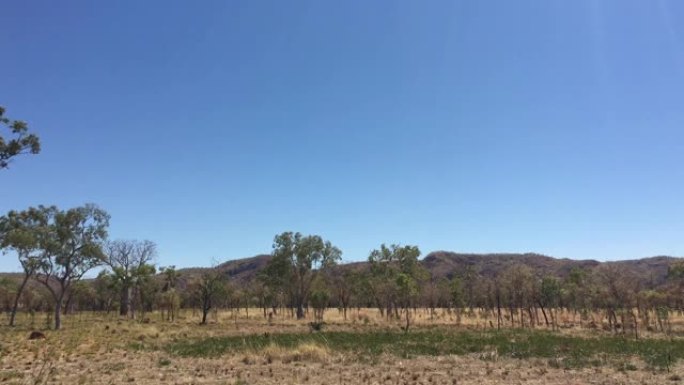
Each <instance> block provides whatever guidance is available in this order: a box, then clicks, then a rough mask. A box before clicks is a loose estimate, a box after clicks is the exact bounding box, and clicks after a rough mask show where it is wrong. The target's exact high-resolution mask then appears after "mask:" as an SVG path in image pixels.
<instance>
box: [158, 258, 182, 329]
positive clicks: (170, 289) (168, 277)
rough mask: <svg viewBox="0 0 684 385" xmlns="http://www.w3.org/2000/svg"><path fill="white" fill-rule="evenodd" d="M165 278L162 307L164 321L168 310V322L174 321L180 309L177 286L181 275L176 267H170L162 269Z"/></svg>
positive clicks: (161, 300) (161, 299)
mask: <svg viewBox="0 0 684 385" xmlns="http://www.w3.org/2000/svg"><path fill="white" fill-rule="evenodd" d="M161 273H162V275H163V276H164V287H163V288H162V293H161V297H160V305H161V308H162V314H161V316H162V319H163V318H164V309H166V320H167V321H174V320H175V319H176V313H177V312H178V309H179V308H180V295H179V294H178V292H177V291H176V284H177V283H178V278H179V277H180V273H178V271H177V270H176V266H168V267H165V268H162V269H161Z"/></svg>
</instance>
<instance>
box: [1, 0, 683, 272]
mask: <svg viewBox="0 0 684 385" xmlns="http://www.w3.org/2000/svg"><path fill="white" fill-rule="evenodd" d="M0 47H1V48H0V49H1V50H2V51H1V52H2V60H0V74H2V80H1V81H0V105H4V106H5V107H6V108H7V113H8V115H9V116H10V117H15V118H21V119H24V120H27V121H28V122H29V124H30V126H31V127H32V128H33V130H34V131H36V132H37V133H39V134H40V136H41V139H42V142H43V152H42V153H41V154H40V155H38V156H31V157H28V156H26V157H22V158H20V159H17V160H16V161H15V162H14V163H13V164H12V167H11V169H9V170H5V171H0V212H3V213H4V212H6V211H8V210H10V209H22V208H25V207H28V206H30V205H36V204H57V205H58V206H60V207H63V208H68V207H72V206H76V205H80V204H83V203H86V202H93V203H97V204H99V205H100V206H102V207H103V208H105V209H106V210H107V211H108V212H109V213H110V214H111V215H112V221H111V228H110V230H111V231H110V234H111V237H112V238H135V239H150V240H153V241H155V242H157V243H158V245H159V251H160V253H159V254H160V255H159V260H158V262H159V263H160V264H162V265H171V264H174V265H177V266H197V265H209V264H210V263H211V261H212V259H218V260H227V259H235V258H241V257H247V256H251V255H255V254H258V253H265V252H269V251H270V249H271V244H272V240H273V236H274V235H275V234H276V233H279V232H282V231H286V230H293V231H301V232H303V233H314V234H320V235H322V236H323V237H324V238H326V239H329V240H331V241H332V242H333V243H334V244H336V245H337V246H339V247H340V248H341V249H342V250H343V253H344V255H343V258H344V260H346V261H352V260H362V259H365V258H367V256H368V252H369V251H370V250H371V249H373V248H376V247H378V246H379V245H380V244H381V243H383V242H385V243H402V244H416V245H418V246H420V248H421V250H422V251H423V252H424V253H427V252H429V251H433V250H453V251H463V252H527V251H533V252H540V253H545V254H549V255H554V256H558V257H569V258H578V259H579V258H594V259H600V260H612V259H626V258H637V257H644V256H652V255H658V254H670V255H682V250H683V248H684V241H683V240H684V237H683V235H684V234H683V231H684V204H683V203H682V202H683V200H682V199H683V197H684V168H683V167H682V164H683V163H684V151H683V150H684V107H683V103H684V4H682V3H681V2H677V1H664V0H661V1H625V0H612V1H608V0H606V1H595V0H577V1H561V0H556V1H531V0H530V1H526V0H521V1H515V2H511V1H468V2H466V1H426V2H424V1H378V2H367V1H345V2H329V1H307V2H295V1H288V2H281V1H202V2H199V3H198V2H190V1H144V2H140V1H115V2H92V1H65V2H54V1H25V0H22V1H8V2H4V3H3V6H2V12H0ZM0 269H2V270H9V269H12V270H16V269H18V264H17V263H16V262H15V261H14V259H13V258H10V257H9V256H5V257H3V258H2V259H1V260H0Z"/></svg>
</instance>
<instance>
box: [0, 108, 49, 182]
mask: <svg viewBox="0 0 684 385" xmlns="http://www.w3.org/2000/svg"><path fill="white" fill-rule="evenodd" d="M2 126H6V127H7V128H9V130H10V133H11V135H13V137H11V138H10V137H8V138H5V137H3V135H2V134H1V133H0V170H2V169H5V168H8V167H9V164H10V162H11V160H12V158H14V157H15V156H17V155H22V154H37V153H39V152H40V139H39V138H38V136H36V135H35V134H30V133H29V132H28V125H27V124H26V122H24V121H21V120H11V119H9V118H7V117H5V108H4V107H2V106H0V128H2Z"/></svg>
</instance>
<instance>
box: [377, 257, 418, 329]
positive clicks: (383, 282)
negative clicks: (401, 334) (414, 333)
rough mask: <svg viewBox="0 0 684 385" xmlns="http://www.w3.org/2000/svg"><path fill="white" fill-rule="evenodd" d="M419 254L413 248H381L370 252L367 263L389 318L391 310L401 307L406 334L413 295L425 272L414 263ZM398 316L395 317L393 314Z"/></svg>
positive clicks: (416, 262)
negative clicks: (380, 290)
mask: <svg viewBox="0 0 684 385" xmlns="http://www.w3.org/2000/svg"><path fill="white" fill-rule="evenodd" d="M419 256H420V250H419V249H418V247H417V246H399V245H391V246H390V247H387V246H385V244H382V245H381V246H380V249H379V250H373V251H371V253H370V255H369V256H368V261H369V262H370V264H371V274H372V276H373V281H374V283H373V284H374V285H375V286H376V287H378V286H379V287H382V288H383V291H384V297H385V301H386V303H385V306H386V307H387V316H388V317H389V315H390V313H391V309H392V307H394V309H395V311H396V310H397V308H398V307H401V308H402V309H403V310H404V311H405V312H406V329H405V330H406V331H408V328H409V324H410V315H409V308H410V306H411V303H412V302H413V300H414V297H415V294H416V293H417V290H418V289H417V286H418V282H420V281H422V280H424V279H425V278H426V276H427V272H426V271H425V269H423V268H422V267H421V266H420V264H419V263H418V257H419ZM397 314H398V313H397Z"/></svg>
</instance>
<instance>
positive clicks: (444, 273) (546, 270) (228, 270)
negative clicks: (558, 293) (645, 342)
mask: <svg viewBox="0 0 684 385" xmlns="http://www.w3.org/2000/svg"><path fill="white" fill-rule="evenodd" d="M270 258H271V256H270V255H268V254H262V255H257V256H255V257H250V258H244V259H236V260H231V261H227V262H225V263H222V264H220V265H219V266H218V268H219V269H220V270H221V271H223V272H224V273H225V274H226V275H227V276H228V277H229V278H230V279H231V281H233V282H236V283H238V284H239V283H244V282H249V281H250V280H252V279H256V276H257V274H258V273H259V271H261V270H262V269H263V268H264V267H265V266H266V264H267V263H268V261H269V260H270ZM678 259H679V258H675V257H668V256H658V257H651V258H642V259H636V260H624V261H614V262H598V261H595V260H573V259H567V258H562V259H559V258H553V257H550V256H546V255H541V254H535V253H524V254H520V253H501V254H463V253H454V252H449V251H435V252H432V253H429V254H427V255H426V256H425V257H424V258H423V259H422V260H421V264H422V265H423V266H424V267H425V268H426V269H427V270H428V271H429V272H430V273H431V275H432V276H433V277H436V278H441V277H446V278H449V279H451V278H452V277H454V276H455V275H459V274H461V273H462V272H464V271H465V270H466V269H472V270H473V271H474V272H476V273H479V274H481V275H482V276H485V277H493V276H495V275H497V274H499V273H500V272H502V271H504V270H505V269H507V268H508V267H509V266H511V265H514V264H522V265H526V266H528V267H530V268H531V269H532V270H533V271H534V272H536V274H538V275H553V276H557V277H561V278H563V277H566V276H567V275H568V274H569V273H570V271H571V270H572V269H573V268H574V267H577V268H580V269H592V268H595V267H597V266H599V265H601V264H614V265H619V266H621V267H622V268H624V269H626V270H628V271H629V272H631V273H632V274H633V275H634V276H635V277H638V278H639V279H640V280H642V281H643V282H644V283H645V284H648V286H658V285H660V284H662V283H664V282H665V281H666V278H667V271H668V266H669V265H670V264H671V263H672V262H673V261H675V260H678ZM342 268H349V269H358V270H364V269H367V268H368V263H367V262H353V263H348V264H344V265H342ZM206 269H207V268H187V269H180V270H179V272H180V273H181V275H182V276H185V278H186V279H187V278H191V277H192V276H195V275H199V274H201V273H202V272H203V271H206Z"/></svg>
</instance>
